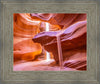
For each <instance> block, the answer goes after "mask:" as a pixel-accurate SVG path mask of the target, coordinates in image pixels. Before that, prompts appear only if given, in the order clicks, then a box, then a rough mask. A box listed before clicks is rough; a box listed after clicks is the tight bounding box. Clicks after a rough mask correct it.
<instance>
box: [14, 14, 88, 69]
mask: <svg viewBox="0 0 100 84" xmlns="http://www.w3.org/2000/svg"><path fill="white" fill-rule="evenodd" d="M86 45H87V16H86V14H85V13H14V14H13V70H14V71H86V70H87V52H86V50H87V47H86Z"/></svg>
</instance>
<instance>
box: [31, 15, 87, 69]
mask: <svg viewBox="0 0 100 84" xmlns="http://www.w3.org/2000/svg"><path fill="white" fill-rule="evenodd" d="M32 16H34V15H32ZM62 16H63V15H62ZM69 16H70V15H69ZM72 16H73V15H72ZM72 16H70V17H68V18H70V19H71V18H72ZM85 16H86V15H84V14H83V16H82V15H75V16H74V18H73V19H74V20H70V19H69V20H68V19H67V18H66V19H67V20H62V22H63V21H64V22H65V23H61V22H60V21H58V22H55V24H60V25H63V30H59V31H49V32H41V33H39V34H37V35H36V36H35V37H34V38H33V41H34V42H38V43H40V44H41V45H42V46H44V48H45V49H46V50H47V51H48V52H52V53H53V55H54V59H55V61H56V63H59V58H58V50H57V38H56V37H57V34H58V33H60V32H62V31H63V33H62V34H61V35H60V39H61V46H62V52H63V59H64V66H65V67H71V68H76V69H77V70H86V32H87V30H86V28H87V26H86V25H87V21H86V18H85ZM50 17H51V18H52V17H53V16H52V15H51V16H50ZM55 17H56V16H55ZM59 17H60V16H59ZM38 18H40V17H39V15H38ZM79 18H80V19H79ZM40 19H42V20H45V21H48V22H50V18H49V19H44V18H40ZM66 21H67V22H66ZM68 21H71V22H68ZM67 23H69V24H67ZM69 25H70V26H69ZM65 27H66V28H65ZM70 65H71V66H70Z"/></svg>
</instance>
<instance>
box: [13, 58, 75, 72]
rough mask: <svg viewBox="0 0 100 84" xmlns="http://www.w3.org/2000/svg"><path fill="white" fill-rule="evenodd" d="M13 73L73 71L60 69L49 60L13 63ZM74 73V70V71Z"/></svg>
mask: <svg viewBox="0 0 100 84" xmlns="http://www.w3.org/2000/svg"><path fill="white" fill-rule="evenodd" d="M13 70H14V71H73V70H74V69H71V68H65V67H64V68H63V69H60V67H59V66H58V65H56V64H55V62H54V60H53V59H51V60H49V61H47V60H42V61H31V62H25V61H19V62H16V63H14V65H13ZM74 71H75V70H74Z"/></svg>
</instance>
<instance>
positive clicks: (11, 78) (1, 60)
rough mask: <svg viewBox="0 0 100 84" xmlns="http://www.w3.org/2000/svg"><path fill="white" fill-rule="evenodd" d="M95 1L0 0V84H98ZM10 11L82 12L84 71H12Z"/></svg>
mask: <svg viewBox="0 0 100 84" xmlns="http://www.w3.org/2000/svg"><path fill="white" fill-rule="evenodd" d="M99 5H100V2H99V0H93V1H92V0H86V1H82V0H75V1H74V0H71V1H70V0H61V1H60V0H58V1H57V0H52V1H50V0H42V1H41V0H39V1H36V0H22V1H17V0H9V1H8V0H2V1H1V3H0V8H1V17H0V24H1V26H0V29H1V31H0V37H1V38H0V51H1V55H0V68H1V70H0V74H1V77H0V84H13V83H14V84H17V83H20V84H22V83H25V84H27V83H28V84H51V83H52V84H91V83H93V84H100V79H99V78H100V77H99V76H100V65H99V63H100V57H99V56H100V52H99V49H100V46H99V42H100V37H99V34H100V31H99V29H100V24H99V22H100V15H99V14H100V11H99V8H100V6H99ZM13 13H86V14H87V71H13Z"/></svg>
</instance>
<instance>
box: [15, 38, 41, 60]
mask: <svg viewBox="0 0 100 84" xmlns="http://www.w3.org/2000/svg"><path fill="white" fill-rule="evenodd" d="M41 52H42V47H41V45H40V44H38V43H34V42H32V39H27V40H22V41H20V42H18V43H16V44H14V52H13V53H14V60H15V61H16V60H27V61H28V60H34V59H35V58H36V57H37V55H39V54H41Z"/></svg>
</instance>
